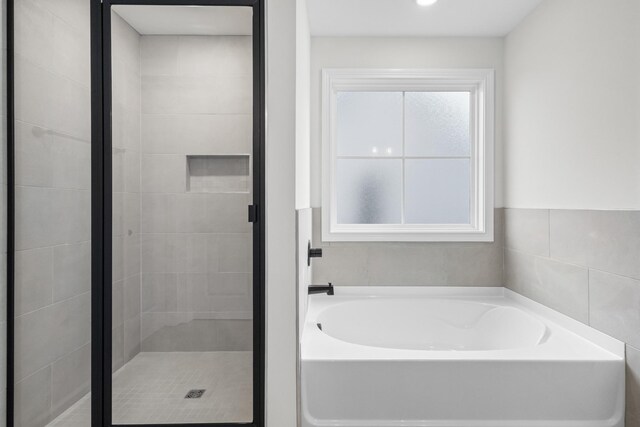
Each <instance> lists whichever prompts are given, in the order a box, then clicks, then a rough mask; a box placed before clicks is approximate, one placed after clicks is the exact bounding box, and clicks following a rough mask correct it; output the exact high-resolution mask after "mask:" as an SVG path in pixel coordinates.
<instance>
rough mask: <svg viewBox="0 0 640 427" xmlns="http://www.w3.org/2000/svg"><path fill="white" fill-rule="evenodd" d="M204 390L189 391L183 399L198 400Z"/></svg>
mask: <svg viewBox="0 0 640 427" xmlns="http://www.w3.org/2000/svg"><path fill="white" fill-rule="evenodd" d="M205 391H206V390H189V393H187V395H186V396H185V397H184V398H185V399H200V398H201V397H202V395H203V394H204V392H205Z"/></svg>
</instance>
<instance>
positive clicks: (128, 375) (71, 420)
mask: <svg viewBox="0 0 640 427" xmlns="http://www.w3.org/2000/svg"><path fill="white" fill-rule="evenodd" d="M192 389H205V390H206V391H205V393H204V394H203V395H202V397H201V398H199V399H185V398H184V397H185V395H186V394H187V392H188V391H189V390H192ZM252 407H253V403H252V352H250V351H224V352H223V351H220V352H188V353H187V352H184V353H179V352H176V353H161V352H157V353H156V352H153V353H140V354H138V355H137V356H136V357H134V358H133V359H132V360H131V361H130V362H129V363H127V364H126V365H125V366H123V367H122V368H120V369H119V370H118V371H117V372H116V373H115V374H114V378H113V408H114V411H113V423H114V424H165V423H215V422H218V423H220V422H249V421H251V420H252ZM90 417H91V399H90V396H89V395H86V396H84V397H83V398H82V399H80V400H79V401H78V402H76V403H75V404H74V405H73V406H72V407H70V408H69V409H67V411H65V412H64V413H63V414H61V415H60V416H59V417H58V418H56V419H55V420H54V421H53V422H51V423H50V424H49V426H55V427H67V426H69V427H88V426H89V425H90V424H91V423H90Z"/></svg>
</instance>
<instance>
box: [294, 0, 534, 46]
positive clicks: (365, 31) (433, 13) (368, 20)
mask: <svg viewBox="0 0 640 427" xmlns="http://www.w3.org/2000/svg"><path fill="white" fill-rule="evenodd" d="M541 2H542V0H439V1H438V2H437V3H436V4H434V5H433V6H427V7H421V6H418V5H417V4H416V2H415V0H307V5H308V11H309V25H310V27H311V34H312V35H314V36H386V37H389V36H422V37H425V36H429V37H494V36H504V35H506V34H508V33H509V32H510V31H511V30H513V29H514V28H515V27H516V26H517V25H518V24H519V23H520V22H521V21H522V19H523V18H524V17H525V16H527V15H528V14H529V13H530V12H531V11H532V10H533V9H534V8H535V7H536V6H537V5H538V4H540V3H541Z"/></svg>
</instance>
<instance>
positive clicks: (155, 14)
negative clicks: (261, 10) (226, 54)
mask: <svg viewBox="0 0 640 427" xmlns="http://www.w3.org/2000/svg"><path fill="white" fill-rule="evenodd" d="M113 10H114V11H115V12H116V13H117V14H118V15H120V16H121V17H122V19H124V20H125V21H127V22H128V23H129V25H131V26H132V27H133V28H134V29H135V30H136V31H137V32H138V33H140V34H142V35H160V34H162V35H210V36H220V35H227V36H244V35H251V24H252V16H253V15H252V13H253V12H252V10H251V8H250V7H241V6H239V7H232V6H142V5H114V6H113Z"/></svg>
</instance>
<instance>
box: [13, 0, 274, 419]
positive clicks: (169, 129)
mask: <svg viewBox="0 0 640 427" xmlns="http://www.w3.org/2000/svg"><path fill="white" fill-rule="evenodd" d="M261 10H262V7H261V3H260V2H253V1H245V0H239V1H236V0H232V1H226V0H224V1H222V0H220V1H216V0H207V1H201V0H193V1H191V2H186V1H164V0H156V1H124V0H123V1H105V2H104V3H103V2H100V1H87V0H67V1H64V2H41V1H38V0H15V1H14V2H13V3H12V5H11V7H10V12H12V13H11V15H10V18H11V17H12V18H13V25H14V31H13V33H12V34H10V36H13V37H10V44H11V45H12V46H13V55H12V56H11V60H12V63H11V64H10V66H12V67H13V68H14V69H15V79H14V82H13V86H14V87H15V94H14V95H13V98H14V99H13V100H12V101H13V103H12V104H13V107H14V110H13V111H14V112H15V121H14V123H15V128H14V131H13V132H10V135H9V138H10V139H11V140H12V141H13V152H14V155H13V157H14V159H15V168H14V171H13V172H14V173H13V174H12V176H11V177H10V186H11V188H13V189H14V192H15V201H14V202H13V206H9V208H10V209H12V210H13V211H14V212H15V225H14V229H15V239H14V241H13V244H14V247H13V253H14V263H13V267H14V269H13V277H12V278H11V277H10V283H9V285H10V286H11V289H12V290H13V291H14V297H13V299H12V301H10V302H9V304H10V306H11V308H12V309H13V314H12V316H11V318H10V319H9V320H10V324H9V328H10V333H9V341H8V343H9V346H10V350H11V349H12V350H13V352H12V355H13V358H10V360H9V363H10V368H11V372H12V373H13V377H14V378H13V381H12V385H13V386H12V387H10V388H9V394H10V396H9V398H8V402H9V404H10V406H11V407H10V417H9V418H10V422H12V423H13V425H15V426H17V427H18V426H19V427H41V426H46V425H52V426H78V427H86V426H90V425H100V426H105V425H134V424H136V425H139V424H148V425H158V424H163V425H165V424H189V423H194V424H208V425H211V424H214V425H225V426H226V425H233V424H243V425H255V426H259V425H262V407H263V405H262V401H263V397H262V393H263V390H262V388H263V379H262V378H263V354H264V351H263V348H264V345H263V321H262V319H263V314H262V313H263V309H262V307H263V293H262V289H263V277H264V274H263V263H262V257H263V248H264V237H263V236H264V230H263V229H262V224H261V222H260V218H261V216H262V215H263V213H262V209H263V206H264V203H263V201H262V197H263V194H264V192H263V188H262V182H263V179H262V174H263V166H262V159H263V156H262V150H263V143H262V139H263V132H262V127H263V114H264V113H263V105H264V103H263V101H262V99H263V95H262V94H263V85H262V79H263V77H262V76H263V72H262V69H263V67H262V64H263V60H262V35H261V34H262V16H261V13H262V12H261ZM10 83H11V82H10ZM10 105H11V100H10ZM11 282H12V283H11ZM10 312H11V310H10ZM11 365H12V366H11Z"/></svg>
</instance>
